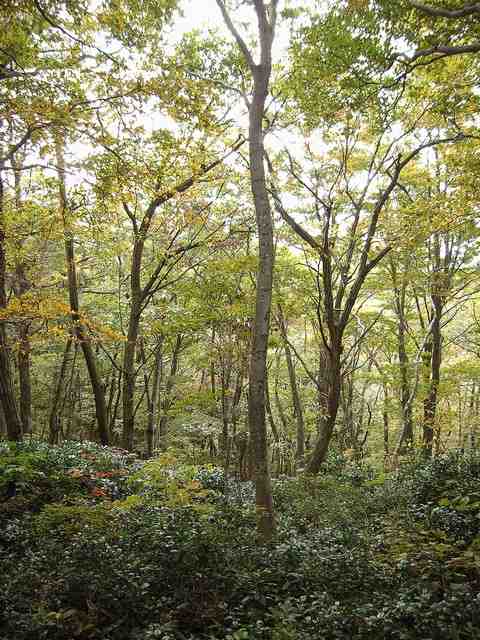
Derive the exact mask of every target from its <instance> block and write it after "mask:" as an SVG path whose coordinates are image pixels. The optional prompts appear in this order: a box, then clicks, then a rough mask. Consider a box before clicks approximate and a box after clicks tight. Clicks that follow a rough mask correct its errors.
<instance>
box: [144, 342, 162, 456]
mask: <svg viewBox="0 0 480 640" xmlns="http://www.w3.org/2000/svg"><path fill="white" fill-rule="evenodd" d="M162 347H163V335H160V336H159V337H158V338H157V344H156V345H155V361H154V364H153V380H152V392H151V395H150V402H149V407H148V420H147V432H146V444H147V456H148V457H149V458H151V457H152V456H153V444H154V442H155V431H156V427H157V408H158V397H159V394H160V384H161V382H162V375H161V374H162V364H163V353H162Z"/></svg>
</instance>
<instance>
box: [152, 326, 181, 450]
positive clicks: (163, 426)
mask: <svg viewBox="0 0 480 640" xmlns="http://www.w3.org/2000/svg"><path fill="white" fill-rule="evenodd" d="M182 341H183V336H181V335H178V336H177V339H176V340H175V346H174V347H173V352H172V361H171V363H170V374H169V376H168V379H167V384H166V385H165V394H164V397H163V401H162V416H161V418H160V424H159V427H158V431H159V446H160V449H162V451H165V449H166V448H167V444H168V412H169V410H170V407H171V406H172V402H173V397H172V391H173V385H174V382H175V376H176V375H177V372H178V364H179V356H180V351H181V347H182Z"/></svg>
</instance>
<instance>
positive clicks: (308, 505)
mask: <svg viewBox="0 0 480 640" xmlns="http://www.w3.org/2000/svg"><path fill="white" fill-rule="evenodd" d="M479 479H480V457H479V456H477V455H470V454H469V455H464V454H461V453H459V452H450V453H449V454H447V455H444V456H440V457H437V458H435V459H434V460H432V461H429V462H424V461H423V462H422V461H419V460H414V459H412V460H409V461H406V462H405V463H404V464H403V465H402V467H401V469H400V470H399V471H398V472H396V473H395V474H389V475H388V477H382V476H381V475H378V474H375V473H374V472H373V470H372V469H371V468H369V467H368V465H367V464H365V463H362V464H360V465H358V464H357V465H356V464H353V463H351V462H348V461H346V460H345V459H344V458H343V457H342V456H341V455H335V456H334V455H332V456H331V458H330V460H329V462H328V464H327V465H326V467H325V469H324V471H323V473H322V474H321V475H320V476H319V477H318V478H315V479H312V478H305V477H300V478H278V479H275V480H274V482H273V487H274V499H275V508H276V514H277V533H276V537H275V539H274V540H273V541H272V542H271V543H269V544H268V545H260V544H258V543H257V541H256V538H255V512H254V509H253V506H252V504H253V487H252V484H251V483H250V482H242V483H240V482H237V481H235V480H234V479H229V480H228V481H227V482H225V478H224V475H223V472H222V470H221V469H220V468H218V467H215V466H213V465H203V466H198V465H197V466H196V465H192V464H188V463H187V462H185V459H184V456H183V457H182V455H181V454H179V453H178V452H177V453H176V454H175V453H173V452H170V451H169V452H167V453H166V454H162V455H161V456H159V457H157V458H155V459H153V460H151V461H148V462H144V461H140V460H138V459H136V458H135V457H134V456H131V455H128V454H126V453H125V452H123V451H121V450H118V449H112V448H107V447H100V446H99V445H96V444H93V443H78V442H68V443H65V444H63V445H61V446H58V447H52V446H49V445H47V444H45V443H42V442H39V441H31V442H25V443H23V444H19V445H13V444H7V443H0V566H1V571H0V640H13V639H15V640H41V639H43V638H45V639H52V640H72V639H80V640H87V639H97V638H102V639H105V640H147V639H153V638H157V639H158V638H160V639H163V640H174V639H175V640H177V639H178V640H187V639H205V640H206V639H207V638H208V639H221V638H225V639H228V640H248V639H252V640H253V639H272V640H307V639H315V638H318V639H325V640H330V639H332V640H333V639H345V640H347V639H348V640H350V639H362V640H363V639H365V640H367V639H373V640H375V639H378V640H380V639H382V640H383V639H398V640H402V639H407V640H408V639H418V640H427V639H435V640H436V639H438V640H440V639H441V640H449V639H451V640H459V639H460V640H461V639H465V640H467V639H469V640H470V639H475V638H480V484H479Z"/></svg>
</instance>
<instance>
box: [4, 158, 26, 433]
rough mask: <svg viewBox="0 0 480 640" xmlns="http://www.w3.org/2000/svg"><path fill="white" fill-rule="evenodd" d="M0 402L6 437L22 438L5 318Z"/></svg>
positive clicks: (5, 294) (5, 292)
mask: <svg viewBox="0 0 480 640" xmlns="http://www.w3.org/2000/svg"><path fill="white" fill-rule="evenodd" d="M2 171H3V166H0V311H1V310H2V309H5V308H6V306H7V288H6V274H7V259H6V251H5V220H4V210H3V207H4V193H3V176H2ZM0 402H1V404H2V409H3V415H4V418H5V421H6V423H7V437H8V439H9V440H21V439H22V423H21V421H20V418H19V416H18V411H17V403H16V401H15V388H14V384H13V379H12V373H11V369H10V348H9V344H8V336H7V326H6V322H5V320H0Z"/></svg>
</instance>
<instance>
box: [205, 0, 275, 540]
mask: <svg viewBox="0 0 480 640" xmlns="http://www.w3.org/2000/svg"><path fill="white" fill-rule="evenodd" d="M217 4H218V6H219V8H220V10H221V12H222V15H223V18H224V20H225V24H226V25H227V27H228V29H229V30H230V32H231V33H232V35H233V37H234V38H235V41H236V43H237V45H238V47H239V49H240V51H241V53H242V55H243V57H244V59H245V62H246V63H247V65H248V67H249V69H250V72H251V74H252V78H253V93H252V97H251V101H250V104H249V132H248V141H249V158H250V182H251V189H252V195H253V202H254V206H255V215H256V220H257V230H258V241H259V262H258V274H257V290H256V303H255V319H254V323H253V333H252V351H251V356H250V367H249V395H248V415H249V418H248V422H249V431H250V438H251V443H252V449H253V455H254V466H255V470H254V480H255V496H256V498H255V499H256V505H257V528H258V533H259V536H260V537H261V539H263V540H268V539H269V538H271V537H272V535H273V533H274V529H275V520H274V514H273V502H272V491H271V486H270V473H269V469H268V450H267V429H266V416H265V394H266V384H267V349H268V335H269V331H270V312H271V304H272V286H273V264H274V249H273V224H272V214H271V211H270V202H269V196H268V191H267V183H266V177H265V166H264V156H265V147H264V130H263V119H264V115H265V103H266V99H267V96H268V90H269V83H270V75H271V71H272V45H273V40H274V37H275V26H276V20H277V5H278V0H272V2H270V4H268V5H267V3H265V2H264V1H263V0H253V6H254V9H255V13H256V18H257V21H258V45H259V48H260V62H259V63H256V62H255V60H254V57H253V55H252V52H251V50H250V49H249V48H248V47H247V45H246V43H245V40H244V39H243V38H242V36H241V35H240V32H239V31H238V30H237V28H236V27H235V25H234V24H233V22H232V19H231V17H230V14H229V12H228V10H227V7H226V4H225V2H223V0H217Z"/></svg>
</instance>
